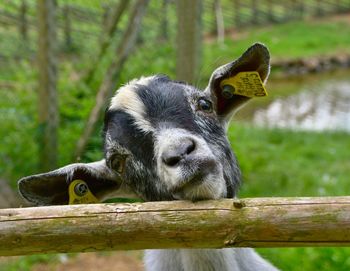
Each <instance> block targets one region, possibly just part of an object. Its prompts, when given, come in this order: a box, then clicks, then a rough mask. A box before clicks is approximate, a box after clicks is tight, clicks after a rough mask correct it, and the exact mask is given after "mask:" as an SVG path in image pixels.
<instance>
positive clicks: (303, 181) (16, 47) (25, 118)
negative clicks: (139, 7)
mask: <svg viewBox="0 0 350 271" xmlns="http://www.w3.org/2000/svg"><path fill="white" fill-rule="evenodd" d="M69 2H70V1H63V0H61V1H58V3H59V6H60V7H62V6H64V5H65V4H67V3H69ZM233 2H235V1H222V6H223V10H224V21H225V27H226V35H225V39H224V40H223V41H222V42H217V39H216V34H215V27H214V26H213V11H212V6H211V5H212V1H205V5H204V13H203V14H204V15H203V16H204V17H203V22H204V31H203V32H204V35H203V44H202V45H203V47H202V50H203V57H202V64H201V67H200V70H199V73H198V78H197V79H196V82H195V83H196V85H197V86H199V87H201V88H203V87H205V84H206V82H207V80H208V78H209V76H210V74H211V72H212V71H213V69H215V67H217V66H218V65H221V64H224V63H226V62H227V61H230V60H232V59H234V58H235V57H237V56H239V55H240V54H241V53H242V52H243V51H244V50H245V49H246V48H247V47H248V46H249V45H251V44H252V43H254V42H256V41H261V42H263V43H265V44H266V45H268V47H269V49H270V51H271V55H272V61H273V63H277V62H279V61H285V60H295V59H301V58H303V59H305V58H306V59H313V58H319V57H325V56H339V55H341V56H343V55H347V54H350V46H349V44H350V17H349V15H348V14H346V13H345V14H343V15H331V16H330V15H329V14H330V13H332V12H333V9H335V8H334V7H333V6H332V5H330V4H329V5H326V4H324V3H323V4H322V9H321V10H322V12H321V13H319V14H318V13H317V12H318V11H317V10H318V8H317V7H318V6H317V4H315V2H322V1H306V2H305V3H306V4H305V5H306V7H307V8H304V13H303V14H302V15H300V13H296V12H295V14H294V13H293V14H294V15H293V16H302V18H303V20H297V21H296V20H293V18H292V17H293V16H292V15H291V14H290V15H289V17H288V18H287V17H286V16H284V15H283V14H288V12H287V11H288V9H284V6H282V5H278V4H276V3H275V6H274V8H273V11H274V13H273V14H275V16H274V17H273V19H271V18H270V19H269V20H268V19H263V18H264V17H263V16H264V14H265V15H266V16H267V17H266V18H268V12H267V11H268V9H267V6H266V5H267V2H270V1H261V2H264V3H265V5H264V6H261V10H262V11H265V13H263V12H262V13H261V15H260V17H259V18H258V22H256V25H253V22H252V19H251V14H252V11H251V8H249V6H248V5H247V6H243V7H240V10H241V11H240V14H241V19H240V20H239V21H237V15H235V14H234V12H231V11H230V9H228V7H229V5H232V6H233V7H234V3H233ZM247 2H248V1H247ZM252 2H253V1H252ZM259 2H260V1H259ZM272 2H273V1H272ZM276 2H277V1H276ZM285 2H286V3H290V2H294V1H285ZM297 2H298V1H297ZM324 2H326V1H324ZM334 2H337V3H338V2H339V3H340V7H341V8H339V7H338V9H339V10H338V11H339V12H341V13H342V12H345V11H346V9H345V2H346V1H334ZM21 3H22V2H21V1H4V2H2V3H0V22H1V18H2V19H3V21H6V20H7V21H6V22H7V24H5V23H3V24H2V25H0V40H1V42H0V97H1V99H0V123H1V129H0V138H1V139H2V140H0V161H1V162H0V177H1V178H3V179H6V180H8V183H10V185H11V186H12V187H13V188H15V187H16V182H17V180H18V179H19V178H20V177H22V176H25V175H30V174H33V173H36V172H38V171H39V169H40V165H39V163H38V146H37V143H36V138H37V136H38V133H40V130H39V128H38V126H37V104H38V103H40V98H38V97H37V77H38V73H37V69H36V68H35V67H36V66H35V63H36V62H35V54H36V51H35V50H36V49H35V48H36V45H35V44H36V38H37V36H36V32H35V31H34V30H35V23H36V22H35V16H36V13H35V12H36V11H35V2H34V1H27V4H28V5H29V8H28V10H29V14H30V15H29V17H28V21H29V22H30V23H29V24H28V25H29V29H32V30H29V31H28V40H27V41H24V40H23V39H22V38H23V37H21V36H19V35H20V34H18V33H17V24H11V23H9V22H8V18H10V17H9V16H7V15H8V14H13V13H14V12H15V11H16V10H17V9H18V7H19V6H20V4H21ZM113 3H114V1H106V2H104V4H105V6H108V5H112V4H113ZM160 3H161V1H151V2H150V6H149V8H148V11H147V14H146V16H145V18H144V21H143V24H142V30H141V35H140V36H139V40H138V45H137V46H136V49H135V50H134V51H133V53H132V54H131V55H130V56H129V58H128V60H127V63H126V65H125V66H124V68H123V69H122V71H121V72H120V74H119V75H118V84H117V85H116V86H115V88H116V89H117V88H118V86H120V85H121V84H123V83H125V82H127V81H128V80H130V79H132V78H135V77H139V76H141V75H150V74H154V73H164V74H168V75H169V76H170V77H172V78H175V76H176V75H175V70H176V69H175V61H174V60H175V58H176V50H175V49H176V46H175V44H176V33H175V28H174V24H175V23H176V15H175V11H174V6H173V5H174V4H173V3H172V2H171V3H170V5H171V6H170V8H169V10H168V13H167V14H168V20H169V25H168V31H167V33H168V34H167V35H168V36H167V37H162V36H161V34H160V33H161V30H160V25H159V20H158V17H157V16H158V15H159V11H160V10H161V8H162V6H161V4H160ZM249 3H250V2H249ZM74 5H75V6H76V7H79V8H81V9H82V10H83V11H84V12H81V13H80V17H81V18H80V19H79V20H78V19H76V20H75V21H74V23H73V27H74V28H75V29H76V32H74V31H73V32H72V44H71V45H70V46H69V47H67V46H66V45H67V44H66V41H65V36H64V34H60V35H59V41H60V43H59V44H60V54H59V61H58V63H59V64H58V65H59V66H58V70H59V80H58V85H57V89H58V95H59V115H60V127H59V150H58V163H59V166H62V165H65V164H67V163H70V162H71V161H72V153H74V150H75V147H76V142H77V140H78V138H79V137H80V135H81V133H82V130H83V129H84V121H85V120H86V118H87V116H88V114H89V112H90V110H91V108H92V106H93V105H94V103H95V95H96V90H97V89H98V87H99V85H100V84H101V80H102V78H103V76H104V73H105V72H106V69H107V67H108V66H109V64H110V63H111V61H112V60H113V58H115V50H114V49H113V48H115V47H117V44H118V42H119V40H120V35H118V33H120V32H118V31H117V32H116V34H115V35H114V36H113V39H112V45H111V47H110V49H109V50H108V52H107V54H106V56H105V57H104V58H103V60H102V61H99V65H98V66H96V70H95V75H94V77H93V79H92V80H91V82H89V83H86V82H85V81H84V75H85V73H86V70H87V69H89V68H91V65H93V63H94V61H95V57H96V52H97V51H98V46H99V37H100V34H101V33H100V31H102V30H101V26H103V19H102V18H103V16H102V14H103V12H105V11H106V9H105V8H104V6H103V5H102V4H101V2H100V1H97V0H96V1H93V0H89V1H74ZM334 5H335V4H334ZM232 10H234V9H232ZM293 10H294V11H295V10H296V9H293ZM229 11H230V12H231V13H230V12H229ZM313 12H314V14H312V13H313ZM1 14H2V17H1ZM4 14H5V15H6V14H7V15H6V16H5V15H4ZM81 14H84V16H86V17H84V16H83V15H81ZM86 14H88V15H86ZM298 14H299V15H298ZM317 14H318V15H319V16H318V17H317V18H315V17H314V15H317ZM326 15H327V16H326ZM59 16H60V17H59V20H61V21H62V22H64V16H63V14H60V15H59ZM235 16H236V17H235ZM325 16H326V17H325ZM77 17H78V16H77ZM82 18H84V19H82ZM298 18H299V17H298ZM282 22H283V23H282ZM126 23H127V18H124V19H123V20H122V21H121V23H120V24H121V25H122V26H124V25H126ZM276 23H278V24H276ZM280 23H281V24H280ZM92 26H93V27H92ZM346 72H349V71H346ZM321 77H322V75H321ZM281 78H282V80H283V81H284V84H282V85H279V83H278V82H279V81H280V80H281ZM289 80H290V81H291V84H290V87H291V88H292V87H294V85H293V84H295V83H293V82H294V81H295V78H293V80H291V79H290V78H289V77H286V76H285V75H284V74H283V73H282V72H281V71H279V70H278V69H274V68H272V75H271V79H270V82H271V84H275V86H277V88H279V87H281V86H283V89H278V95H279V96H286V95H290V94H291V93H290V89H289V88H288V84H287V83H286V82H288V81H289ZM298 80H302V79H299V78H296V81H298ZM267 88H268V89H269V84H268V85H267ZM292 91H295V90H292ZM256 106H259V104H258V105H256ZM97 126H98V127H97V129H96V130H95V131H94V134H93V136H92V137H91V138H90V140H89V144H88V146H87V148H86V150H85V152H84V155H83V157H82V160H83V161H94V160H97V159H100V158H101V157H102V153H101V138H100V130H101V129H100V128H101V123H99V124H98V125H97ZM229 139H230V141H231V144H232V147H233V149H234V150H235V151H236V154H237V157H238V160H239V161H240V164H241V167H242V171H243V176H244V181H245V184H244V185H243V187H242V191H241V193H240V197H268V196H337V195H348V193H349V192H348V191H349V184H348V181H349V176H350V154H349V151H348V150H349V149H350V140H349V134H348V133H347V132H344V131H328V132H313V131H294V130H291V129H289V130H288V129H267V128H264V127H255V126H254V125H252V124H251V123H249V122H243V121H234V122H233V123H232V125H231V126H230V129H229ZM259 252H261V253H262V254H263V255H264V256H265V257H266V258H268V259H269V260H270V261H271V262H273V263H274V264H275V265H276V266H278V267H279V268H280V269H281V270H300V269H301V268H303V270H310V271H311V270H320V271H321V270H327V271H328V270H340V271H341V270H349V269H350V260H349V259H350V257H349V255H350V249H349V248H288V249H260V250H259ZM60 257H61V256H59V255H55V256H51V255H50V256H48V255H40V256H30V257H18V258H9V259H4V258H0V270H4V271H5V270H6V271H8V270H32V268H33V266H35V264H37V263H38V262H44V263H47V264H48V266H51V265H52V264H55V263H57V262H59V261H60V259H61V258H60ZM70 257H73V258H74V257H75V255H70Z"/></svg>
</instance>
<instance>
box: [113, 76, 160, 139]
mask: <svg viewBox="0 0 350 271" xmlns="http://www.w3.org/2000/svg"><path fill="white" fill-rule="evenodd" d="M151 79H152V77H146V78H145V77H142V78H141V79H140V80H132V81H131V82H129V83H128V84H126V85H125V86H123V87H121V88H120V89H119V90H118V92H117V94H116V95H115V96H114V97H113V98H112V101H111V105H110V107H109V109H112V110H118V109H120V110H123V111H125V112H126V113H128V114H130V115H131V116H132V117H133V118H134V119H135V125H137V127H138V128H139V129H140V130H141V131H143V132H144V133H149V132H154V130H155V129H154V127H153V126H152V124H151V123H150V122H149V121H148V120H147V119H146V118H145V117H144V116H145V115H146V108H145V105H144V103H143V102H142V100H141V99H140V97H139V96H138V95H137V93H136V91H135V89H134V87H133V85H134V84H138V85H147V83H148V81H150V80H151Z"/></svg>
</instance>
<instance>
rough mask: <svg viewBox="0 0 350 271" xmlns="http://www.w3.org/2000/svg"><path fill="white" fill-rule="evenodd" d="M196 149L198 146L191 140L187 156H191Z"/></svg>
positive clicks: (187, 148)
mask: <svg viewBox="0 0 350 271" xmlns="http://www.w3.org/2000/svg"><path fill="white" fill-rule="evenodd" d="M195 148H196V144H195V143H194V141H193V140H190V141H189V142H188V145H187V147H186V154H190V153H191V152H193V151H194V149H195Z"/></svg>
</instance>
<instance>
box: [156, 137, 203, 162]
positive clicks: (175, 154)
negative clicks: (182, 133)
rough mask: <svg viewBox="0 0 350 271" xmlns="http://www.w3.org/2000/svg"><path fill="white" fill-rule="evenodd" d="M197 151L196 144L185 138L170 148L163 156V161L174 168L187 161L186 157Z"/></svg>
mask: <svg viewBox="0 0 350 271" xmlns="http://www.w3.org/2000/svg"><path fill="white" fill-rule="evenodd" d="M195 149H196V144H195V142H194V141H193V140H192V139H189V138H185V139H182V140H181V141H179V142H177V143H176V144H173V145H171V146H169V148H168V149H167V150H165V151H164V152H163V154H162V161H163V163H164V164H165V165H167V166H169V167H174V166H176V165H178V164H179V163H180V161H181V160H184V161H185V160H186V159H187V158H186V156H188V155H190V154H191V153H192V152H193V151H194V150H195Z"/></svg>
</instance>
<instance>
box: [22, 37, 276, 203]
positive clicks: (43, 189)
mask: <svg viewBox="0 0 350 271" xmlns="http://www.w3.org/2000/svg"><path fill="white" fill-rule="evenodd" d="M242 71H257V72H258V73H259V75H260V77H261V79H262V80H263V81H266V79H267V76H268V73H269V53H268V50H267V49H266V47H265V46H263V45H261V44H255V45H253V46H252V47H250V48H249V49H248V50H247V51H246V52H245V53H244V54H243V55H242V56H241V57H240V58H239V59H237V60H236V61H233V62H231V63H229V64H226V65H224V66H222V67H219V68H218V69H216V70H215V71H214V73H213V74H212V76H211V79H210V81H209V84H208V86H207V88H206V89H205V90H204V91H201V90H199V89H197V88H195V87H193V86H190V85H187V84H185V83H182V82H177V81H172V80H170V79H169V78H168V77H166V76H161V75H157V76H151V77H146V78H141V79H139V80H133V81H131V82H130V83H128V84H127V85H125V86H123V87H122V88H120V89H119V90H118V91H117V94H116V95H115V96H114V97H113V98H112V101H111V104H110V106H109V108H108V109H107V111H106V113H105V120H104V151H105V159H104V160H101V161H99V162H95V163H90V164H72V165H69V166H66V167H64V168H61V169H58V170H55V171H53V172H49V173H44V174H39V175H34V176H30V177H26V178H23V179H22V180H20V182H19V189H20V192H21V194H22V195H23V196H24V197H25V198H27V199H29V200H30V201H32V202H35V203H38V204H62V203H67V201H68V195H67V192H66V191H67V186H68V185H69V183H70V182H71V181H72V180H74V179H77V178H79V179H84V180H85V181H87V182H88V184H89V187H90V189H91V190H92V192H93V193H94V194H96V195H97V196H98V197H104V196H105V195H106V193H109V192H113V191H119V192H124V191H125V190H128V191H132V192H133V193H136V194H137V195H138V196H139V197H141V198H142V199H144V200H148V201H153V200H172V199H190V200H200V199H217V198H222V197H233V196H235V194H236V192H237V189H238V186H239V183H240V170H239V167H238V164H237V161H236V158H235V156H234V154H233V152H232V151H231V148H230V144H229V142H228V140H227V137H226V129H227V125H228V122H229V120H230V118H231V116H232V115H233V114H234V113H235V112H236V111H237V109H238V108H239V107H240V106H241V105H242V104H244V103H245V102H246V101H248V99H249V98H246V97H243V96H239V95H234V96H233V97H231V98H229V99H225V98H224V97H223V96H222V95H221V88H220V83H221V81H222V80H224V79H226V78H229V77H232V76H234V75H235V74H237V73H239V72H242Z"/></svg>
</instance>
